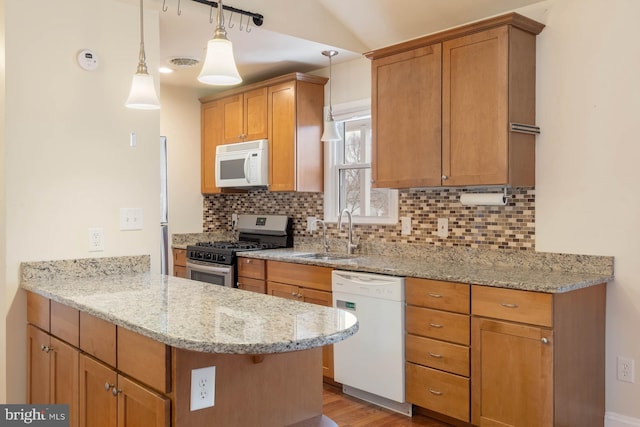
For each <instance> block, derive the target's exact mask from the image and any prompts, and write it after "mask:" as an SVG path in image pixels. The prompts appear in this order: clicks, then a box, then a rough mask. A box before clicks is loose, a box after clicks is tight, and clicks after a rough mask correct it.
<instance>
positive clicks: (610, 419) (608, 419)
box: [604, 412, 640, 427]
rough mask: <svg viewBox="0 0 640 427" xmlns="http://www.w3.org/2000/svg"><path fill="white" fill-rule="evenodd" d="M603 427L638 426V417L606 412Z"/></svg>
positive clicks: (639, 422)
mask: <svg viewBox="0 0 640 427" xmlns="http://www.w3.org/2000/svg"><path fill="white" fill-rule="evenodd" d="M604 426H605V427H640V419H638V418H631V417H627V416H626V415H620V414H616V413H615V412H607V413H606V414H604Z"/></svg>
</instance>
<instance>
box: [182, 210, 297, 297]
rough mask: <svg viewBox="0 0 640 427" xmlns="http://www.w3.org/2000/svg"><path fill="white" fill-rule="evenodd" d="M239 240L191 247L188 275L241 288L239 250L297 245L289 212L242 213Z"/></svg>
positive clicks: (188, 276)
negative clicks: (238, 272)
mask: <svg viewBox="0 0 640 427" xmlns="http://www.w3.org/2000/svg"><path fill="white" fill-rule="evenodd" d="M238 232H239V234H238V240H235V241H221V242H198V243H196V244H195V245H189V246H187V278H189V279H192V280H199V281H201V282H208V283H212V284H216V285H221V286H227V287H237V283H236V277H237V276H238V274H237V262H236V260H237V253H238V252H245V251H255V250H263V249H274V248H290V247H292V246H293V221H292V220H291V218H289V217H288V216H286V215H239V216H238Z"/></svg>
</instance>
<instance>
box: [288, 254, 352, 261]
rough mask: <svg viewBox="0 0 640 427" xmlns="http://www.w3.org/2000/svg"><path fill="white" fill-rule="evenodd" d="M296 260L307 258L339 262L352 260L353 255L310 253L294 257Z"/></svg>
mask: <svg viewBox="0 0 640 427" xmlns="http://www.w3.org/2000/svg"><path fill="white" fill-rule="evenodd" d="M295 257H296V258H309V259H319V260H323V261H339V260H345V259H353V258H355V256H353V255H346V254H345V255H339V254H325V253H322V252H317V253H311V254H301V255H296V256H295Z"/></svg>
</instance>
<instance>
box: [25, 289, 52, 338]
mask: <svg viewBox="0 0 640 427" xmlns="http://www.w3.org/2000/svg"><path fill="white" fill-rule="evenodd" d="M50 315H51V308H50V306H49V298H45V297H43V296H40V295H38V294H34V293H33V292H27V322H29V323H31V324H32V325H34V326H37V327H38V328H40V329H42V330H44V331H47V332H49V328H50V325H51V323H50Z"/></svg>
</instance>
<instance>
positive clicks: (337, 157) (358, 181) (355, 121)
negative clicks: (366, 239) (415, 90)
mask: <svg viewBox="0 0 640 427" xmlns="http://www.w3.org/2000/svg"><path fill="white" fill-rule="evenodd" d="M333 110H334V117H335V119H336V121H337V122H338V131H339V133H340V135H341V136H342V140H341V141H338V142H325V143H324V144H325V193H324V202H325V203H324V206H325V208H324V210H325V212H324V218H325V220H326V221H337V220H338V215H339V214H340V212H341V211H342V210H343V209H348V210H349V211H351V213H352V215H353V222H354V223H360V224H363V223H364V224H397V222H398V191H397V190H391V189H386V188H372V186H371V107H370V104H369V102H367V101H361V102H355V103H349V104H342V105H336V106H334V107H333Z"/></svg>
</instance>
